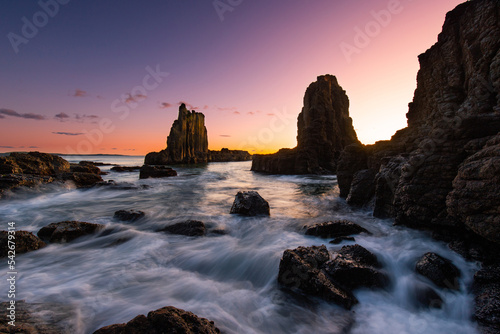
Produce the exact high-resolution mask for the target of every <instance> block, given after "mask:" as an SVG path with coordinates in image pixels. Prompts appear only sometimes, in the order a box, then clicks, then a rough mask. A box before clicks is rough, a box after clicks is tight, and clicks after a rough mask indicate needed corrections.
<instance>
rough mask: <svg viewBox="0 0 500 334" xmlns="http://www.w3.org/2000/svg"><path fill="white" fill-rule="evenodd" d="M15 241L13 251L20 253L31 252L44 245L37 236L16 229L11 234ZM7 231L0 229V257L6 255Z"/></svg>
mask: <svg viewBox="0 0 500 334" xmlns="http://www.w3.org/2000/svg"><path fill="white" fill-rule="evenodd" d="M11 235H12V236H13V237H14V239H13V240H12V241H14V242H15V247H16V248H15V252H16V254H22V253H26V252H31V251H34V250H37V249H40V248H43V247H45V246H46V245H45V242H43V241H42V240H41V239H40V238H39V237H37V236H36V235H34V234H33V233H31V232H28V231H16V232H15V233H14V234H11ZM8 241H9V233H8V232H7V231H0V257H6V256H7V254H8V251H9V250H10V249H9V243H8Z"/></svg>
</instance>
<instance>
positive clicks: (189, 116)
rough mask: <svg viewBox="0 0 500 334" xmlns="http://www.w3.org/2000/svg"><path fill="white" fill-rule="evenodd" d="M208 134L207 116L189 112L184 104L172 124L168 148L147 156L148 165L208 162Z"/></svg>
mask: <svg viewBox="0 0 500 334" xmlns="http://www.w3.org/2000/svg"><path fill="white" fill-rule="evenodd" d="M207 154H208V134H207V128H206V127H205V115H203V114H202V113H199V112H196V111H194V110H193V111H189V110H188V109H187V108H186V105H185V104H184V103H182V104H181V105H180V107H179V116H178V118H177V120H175V121H174V124H172V128H171V129H170V134H169V136H168V137H167V148H166V149H164V150H162V151H160V152H151V153H148V155H146V158H145V163H146V164H147V165H168V164H179V163H185V164H188V163H201V162H207Z"/></svg>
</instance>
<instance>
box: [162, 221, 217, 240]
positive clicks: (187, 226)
mask: <svg viewBox="0 0 500 334" xmlns="http://www.w3.org/2000/svg"><path fill="white" fill-rule="evenodd" d="M159 231H160V232H167V233H171V234H180V235H187V236H190V237H197V236H204V235H205V234H206V233H207V229H206V227H205V224H204V223H203V222H200V221H198V220H188V221H185V222H181V223H177V224H173V225H170V226H167V227H164V228H162V229H161V230H159Z"/></svg>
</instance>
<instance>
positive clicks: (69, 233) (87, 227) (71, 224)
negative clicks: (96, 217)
mask: <svg viewBox="0 0 500 334" xmlns="http://www.w3.org/2000/svg"><path fill="white" fill-rule="evenodd" d="M102 228H104V225H101V224H93V223H86V222H78V221H63V222H59V223H52V224H49V225H47V226H45V227H42V228H41V229H40V231H38V233H37V235H38V237H39V238H40V239H42V240H44V241H46V242H60V243H62V242H70V241H72V240H75V239H76V238H79V237H81V236H84V235H89V234H93V233H95V232H97V231H98V230H100V229H102Z"/></svg>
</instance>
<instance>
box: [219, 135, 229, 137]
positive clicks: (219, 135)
mask: <svg viewBox="0 0 500 334" xmlns="http://www.w3.org/2000/svg"><path fill="white" fill-rule="evenodd" d="M219 137H231V136H230V135H219Z"/></svg>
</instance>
